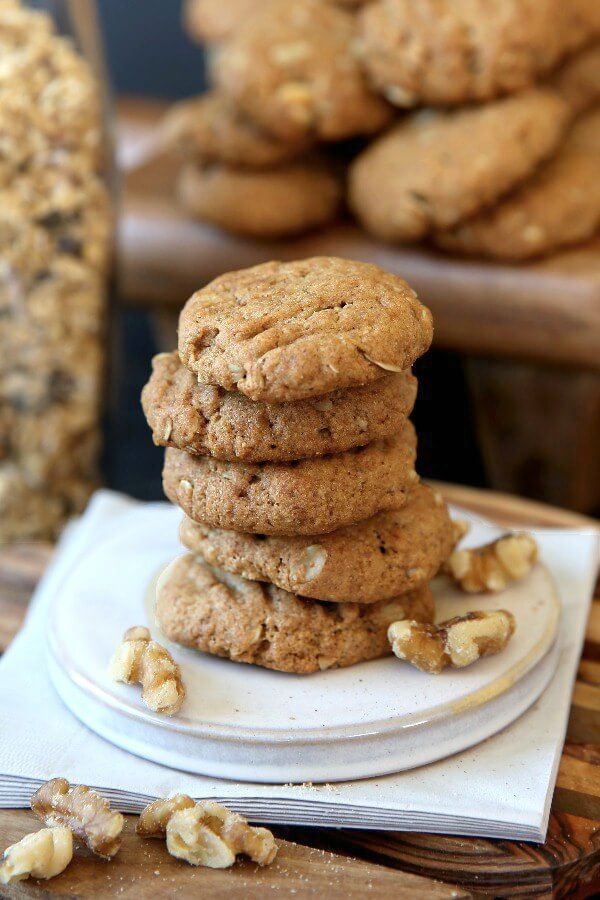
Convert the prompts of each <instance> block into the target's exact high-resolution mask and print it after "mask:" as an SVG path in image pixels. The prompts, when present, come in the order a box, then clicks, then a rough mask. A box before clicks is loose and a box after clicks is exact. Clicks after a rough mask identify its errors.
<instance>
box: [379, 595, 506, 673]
mask: <svg viewBox="0 0 600 900" xmlns="http://www.w3.org/2000/svg"><path fill="white" fill-rule="evenodd" d="M514 630H515V619H514V616H513V615H512V613H509V612H507V611H506V610H504V609H496V610H493V611H492V612H479V611H476V612H470V613H467V615H466V616H455V618H453V619H448V620H447V621H446V622H441V623H440V624H439V625H428V624H424V623H423V622H415V621H413V620H410V619H403V620H402V621H400V622H393V623H392V625H390V627H389V629H388V638H389V641H390V643H391V645H392V650H393V651H394V653H395V654H396V656H397V657H398V659H405V660H406V661H407V662H409V663H411V664H412V665H413V666H416V668H417V669H421V671H423V672H429V673H432V674H439V673H440V672H441V671H442V670H443V669H445V668H446V667H447V666H452V667H453V668H455V669H462V668H464V667H465V666H470V665H471V664H472V663H474V662H476V661H477V660H478V659H480V658H481V657H483V656H491V655H492V654H494V653H499V652H500V651H501V650H503V649H504V647H506V645H507V644H508V642H509V640H510V639H511V637H512V635H513V633H514Z"/></svg>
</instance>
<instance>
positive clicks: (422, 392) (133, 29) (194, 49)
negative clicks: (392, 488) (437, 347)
mask: <svg viewBox="0 0 600 900" xmlns="http://www.w3.org/2000/svg"><path fill="white" fill-rule="evenodd" d="M223 2H224V3H226V2H228V0H223ZM99 11H100V16H101V22H102V28H103V32H104V39H105V43H106V53H107V58H108V64H109V69H110V73H111V77H112V81H113V88H114V90H115V92H116V93H117V94H136V95H150V96H155V97H164V98H177V97H182V96H188V95H190V94H194V93H200V91H201V90H202V89H203V87H204V73H203V59H202V51H201V49H200V48H199V47H198V46H196V45H194V44H193V43H192V42H191V41H189V40H188V38H187V37H186V35H185V33H184V31H183V29H182V27H181V2H180V0H143V2H140V0H138V2H131V0H99ZM199 286H200V285H199ZM424 299H425V300H426V298H424ZM185 300H186V298H185V297H182V305H183V302H184V301H185ZM117 305H118V304H117ZM116 327H117V328H118V334H119V347H120V353H119V359H118V360H117V361H116V364H115V365H114V366H113V372H112V375H113V377H112V383H113V389H112V397H111V403H110V412H109V416H108V422H107V435H108V438H107V444H106V455H105V474H106V480H107V482H108V484H109V486H110V487H113V488H115V489H117V490H122V491H125V492H126V493H128V494H131V495H133V496H134V497H139V498H142V499H158V498H160V497H162V490H161V484H160V469H161V463H162V455H163V453H162V450H159V449H158V448H156V447H154V446H153V444H152V440H151V437H150V432H149V430H148V427H147V426H146V423H145V420H144V418H143V415H142V412H141V408H140V403H139V395H140V391H141V389H142V387H143V385H144V382H145V381H146V379H147V377H148V373H149V369H150V360H151V358H152V355H153V353H155V352H156V349H157V348H156V345H155V342H154V339H153V336H152V330H151V326H150V322H149V318H148V316H147V315H146V314H145V313H143V312H139V311H137V310H136V311H127V312H125V313H121V314H120V316H119V319H118V321H117V323H116ZM415 371H416V374H417V375H418V376H419V380H420V387H419V399H418V401H417V406H416V409H415V413H414V415H413V420H414V422H415V425H416V426H417V431H418V433H419V470H420V472H421V474H422V475H423V476H425V477H433V478H440V479H443V480H447V481H456V482H462V483H465V484H474V485H483V484H484V476H483V469H482V464H481V460H480V456H479V453H478V450H477V442H476V438H475V434H474V429H473V425H472V417H471V411H470V409H469V406H468V401H467V392H466V389H465V384H464V375H463V369H462V364H461V361H460V359H459V357H457V356H456V355H454V354H449V353H443V352H441V351H430V353H429V354H428V355H427V357H426V358H425V359H423V360H420V361H419V363H418V364H417V367H416V370H415Z"/></svg>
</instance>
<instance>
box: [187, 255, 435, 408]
mask: <svg viewBox="0 0 600 900" xmlns="http://www.w3.org/2000/svg"><path fill="white" fill-rule="evenodd" d="M432 337H433V326H432V318H431V313H430V312H429V310H428V309H427V308H426V307H425V306H423V305H422V303H420V301H419V299H418V297H417V295H416V294H415V292H414V291H413V290H412V288H411V287H410V286H409V285H408V284H407V283H406V282H405V281H403V279H402V278H398V277H397V276H396V275H392V274H390V273H389V272H385V271H384V270H383V269H380V268H379V267H378V266H374V265H371V264H369V263H362V262H354V261H352V260H347V259H339V258H337V257H315V258H312V259H305V260H298V261H295V262H289V263H284V262H269V263H264V264H263V265H259V266H254V267H253V268H250V269H243V270H241V271H238V272H229V273H227V274H225V275H222V276H221V277H220V278H217V279H215V281H213V282H211V283H210V284H209V285H207V286H206V287H205V288H202V289H201V290H199V291H197V292H196V293H195V294H194V295H193V296H192V297H191V298H190V299H189V300H188V302H187V303H186V305H185V307H184V309H183V311H182V313H181V317H180V320H179V354H180V357H181V361H182V362H183V364H184V365H185V366H187V367H188V368H189V369H190V370H191V371H192V372H194V373H195V374H196V375H197V376H198V381H199V382H201V383H203V384H217V385H220V386H221V387H224V388H225V389H226V390H229V391H234V390H237V391H240V392H241V393H243V394H246V396H248V397H250V398H251V399H252V400H261V401H265V402H268V403H282V402H286V401H291V400H302V399H306V398H308V397H316V396H319V395H323V394H327V393H330V392H331V391H335V390H339V389H342V388H349V387H357V386H358V385H362V384H368V383H369V382H372V381H376V380H377V379H378V378H381V377H383V376H384V375H385V374H386V373H389V372H404V371H405V370H406V369H409V368H410V366H411V365H412V364H413V362H414V361H415V360H416V359H418V357H419V356H421V355H422V354H423V353H425V352H426V351H427V350H428V349H429V345H430V344H431V340H432Z"/></svg>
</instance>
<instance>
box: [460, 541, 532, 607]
mask: <svg viewBox="0 0 600 900" xmlns="http://www.w3.org/2000/svg"><path fill="white" fill-rule="evenodd" d="M537 559H538V547H537V544H536V542H535V540H534V538H533V537H532V536H531V535H529V534H506V535H503V536H502V537H500V538H498V539H497V540H495V541H492V542H491V543H489V544H484V545H483V546H482V547H474V548H472V549H470V550H455V551H454V553H452V555H451V556H450V558H449V559H448V562H447V564H446V569H447V572H448V574H449V575H451V577H452V578H453V579H454V581H456V583H457V584H458V585H459V587H461V588H462V590H463V591H466V592H467V593H473V594H476V593H479V592H480V591H490V592H496V591H502V590H504V588H506V587H507V586H508V585H509V584H510V583H511V582H513V581H518V580H519V579H521V578H524V577H525V575H527V574H528V573H529V572H530V571H531V569H532V568H533V566H534V565H535V563H536V562H537Z"/></svg>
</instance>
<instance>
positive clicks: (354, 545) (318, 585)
mask: <svg viewBox="0 0 600 900" xmlns="http://www.w3.org/2000/svg"><path fill="white" fill-rule="evenodd" d="M180 533H181V541H182V543H183V544H184V546H185V547H187V548H188V550H191V551H192V552H193V553H195V554H196V555H200V556H202V557H203V559H204V560H205V561H206V562H207V563H209V564H210V565H213V566H218V567H219V568H220V569H225V570H226V571H227V572H232V573H233V574H235V575H241V576H243V577H244V578H250V579H252V580H253V581H269V582H271V583H272V584H275V585H276V586H277V587H279V588H281V589H282V590H285V591H291V592H292V593H294V594H301V595H302V596H304V597H312V598H314V599H316V600H328V601H332V602H336V603H352V602H354V603H375V602H377V601H378V600H383V599H385V598H388V597H397V596H398V595H400V594H405V593H406V592H407V591H412V590H415V589H416V588H418V587H420V586H421V585H423V584H426V583H428V582H429V581H431V579H432V578H433V577H434V576H435V575H436V574H437V572H438V570H439V568H440V566H441V564H442V563H443V562H444V561H445V560H446V559H447V558H448V556H449V555H450V552H451V550H452V547H453V543H454V537H453V531H452V523H451V521H450V518H449V516H448V511H447V509H446V505H445V503H444V502H443V500H442V498H441V497H440V495H439V494H434V493H433V491H431V489H430V488H428V487H426V486H425V485H417V486H416V487H414V488H413V489H412V490H411V491H410V493H409V494H408V497H407V500H406V503H405V505H404V506H403V507H402V508H401V509H398V510H392V511H389V512H382V513H378V514H377V515H376V516H373V518H372V519H367V520H366V521H365V522H359V523H358V524H357V525H350V526H348V527H347V528H342V529H341V530H339V531H333V532H332V533H331V534H324V535H320V536H314V537H311V536H306V537H286V538H278V537H268V536H265V535H251V534H240V533H239V532H235V531H221V530H219V529H211V528H209V527H207V526H206V525H201V524H199V523H197V522H193V521H192V520H191V519H188V518H184V520H183V522H182V524H181V532H180Z"/></svg>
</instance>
